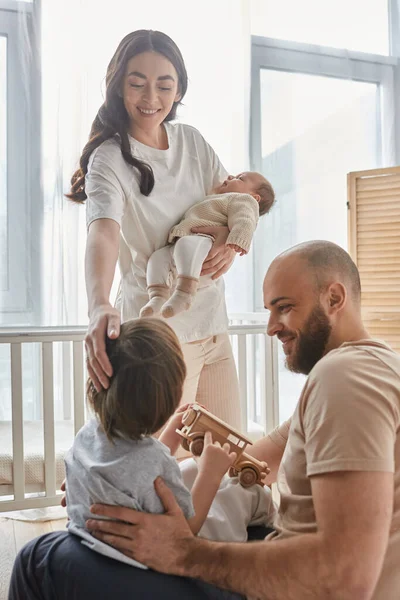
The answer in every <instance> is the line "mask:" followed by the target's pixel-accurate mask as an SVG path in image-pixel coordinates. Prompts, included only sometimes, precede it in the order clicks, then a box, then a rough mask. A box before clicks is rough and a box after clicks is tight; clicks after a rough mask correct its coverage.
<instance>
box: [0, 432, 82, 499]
mask: <svg viewBox="0 0 400 600" xmlns="http://www.w3.org/2000/svg"><path fill="white" fill-rule="evenodd" d="M54 435H55V449H56V482H57V484H60V483H61V482H62V481H63V479H64V473H65V471H64V455H65V453H66V451H67V450H68V449H69V448H70V447H71V446H72V442H73V439H74V425H73V421H57V422H56V423H55V434H54ZM43 440H44V437H43V421H25V422H24V458H25V485H26V486H27V485H31V484H35V485H37V484H44V450H43V448H44V444H43ZM12 463H13V456H12V430H11V421H0V486H1V485H11V484H12V481H13V473H12ZM0 494H1V488H0Z"/></svg>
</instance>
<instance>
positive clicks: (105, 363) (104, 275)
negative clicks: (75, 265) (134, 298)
mask: <svg viewBox="0 0 400 600" xmlns="http://www.w3.org/2000/svg"><path fill="white" fill-rule="evenodd" d="M119 232H120V227H119V225H118V223H117V222H116V221H113V220H112V219H97V220H95V221H93V222H92V223H91V224H90V226H89V231H88V237H87V242H86V254H85V278H86V292H87V297H88V306H89V327H88V333H87V335H86V338H85V345H86V352H87V368H88V373H89V376H90V378H91V379H92V381H93V384H94V386H95V388H96V389H97V390H98V391H100V390H101V388H102V387H104V388H107V387H108V384H109V381H108V377H110V376H111V375H112V367H111V364H110V361H109V360H108V356H107V354H106V346H105V338H106V335H108V337H110V338H116V337H118V335H119V328H120V315H119V312H118V311H117V310H116V309H115V308H113V306H111V304H110V291H111V286H112V282H113V279H114V274H115V266H116V263H117V258H118V251H119V235H120V233H119Z"/></svg>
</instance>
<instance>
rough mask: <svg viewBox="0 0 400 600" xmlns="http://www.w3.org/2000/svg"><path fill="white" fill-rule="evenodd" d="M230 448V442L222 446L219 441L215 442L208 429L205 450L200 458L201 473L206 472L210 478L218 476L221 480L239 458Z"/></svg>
mask: <svg viewBox="0 0 400 600" xmlns="http://www.w3.org/2000/svg"><path fill="white" fill-rule="evenodd" d="M230 450H231V447H230V445H229V444H228V443H225V444H224V445H223V446H221V444H220V443H219V442H213V441H212V434H211V432H210V431H206V434H205V436H204V448H203V452H202V453H201V456H200V458H199V473H200V472H201V473H203V474H206V475H207V477H209V478H210V479H212V478H215V477H216V478H218V479H219V480H221V479H222V477H223V476H224V475H225V473H226V472H227V471H228V469H229V467H231V466H232V465H233V463H234V462H235V460H236V458H237V454H236V452H231V451H230Z"/></svg>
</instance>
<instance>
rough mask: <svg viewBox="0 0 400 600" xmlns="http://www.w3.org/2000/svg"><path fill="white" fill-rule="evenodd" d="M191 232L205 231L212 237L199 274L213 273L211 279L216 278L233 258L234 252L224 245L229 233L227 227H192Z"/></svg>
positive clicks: (229, 264)
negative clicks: (212, 240) (210, 246)
mask: <svg viewBox="0 0 400 600" xmlns="http://www.w3.org/2000/svg"><path fill="white" fill-rule="evenodd" d="M192 232H193V233H205V234H207V235H211V236H212V237H213V238H214V243H213V245H212V248H211V250H210V252H209V253H208V256H207V258H206V260H205V261H204V263H203V268H202V271H201V273H200V275H210V274H213V275H212V279H218V277H221V275H223V274H224V273H226V272H227V271H228V270H229V268H230V267H231V265H232V263H233V261H234V259H235V252H234V251H233V250H232V249H231V248H228V246H227V245H226V240H227V238H228V235H229V229H228V227H218V226H215V227H193V228H192Z"/></svg>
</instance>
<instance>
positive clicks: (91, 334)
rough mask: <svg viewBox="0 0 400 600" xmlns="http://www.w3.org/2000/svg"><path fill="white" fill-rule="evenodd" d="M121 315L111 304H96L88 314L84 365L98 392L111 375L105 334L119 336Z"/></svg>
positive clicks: (113, 337) (104, 386)
mask: <svg viewBox="0 0 400 600" xmlns="http://www.w3.org/2000/svg"><path fill="white" fill-rule="evenodd" d="M120 325H121V315H120V313H119V312H118V310H117V309H115V308H114V307H113V306H111V304H102V305H101V306H97V307H96V308H95V309H94V310H93V311H92V313H91V315H90V321H89V327H88V332H87V334H86V337H85V347H86V366H87V370H88V374H89V377H90V379H91V380H92V383H93V385H94V387H95V388H96V390H97V391H98V392H101V390H102V388H105V389H107V388H108V386H109V377H111V375H112V367H111V363H110V361H109V359H108V356H107V352H106V336H108V337H109V338H110V339H115V338H117V337H118V336H119V331H120Z"/></svg>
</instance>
